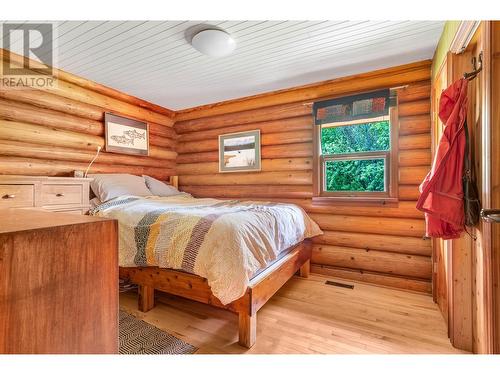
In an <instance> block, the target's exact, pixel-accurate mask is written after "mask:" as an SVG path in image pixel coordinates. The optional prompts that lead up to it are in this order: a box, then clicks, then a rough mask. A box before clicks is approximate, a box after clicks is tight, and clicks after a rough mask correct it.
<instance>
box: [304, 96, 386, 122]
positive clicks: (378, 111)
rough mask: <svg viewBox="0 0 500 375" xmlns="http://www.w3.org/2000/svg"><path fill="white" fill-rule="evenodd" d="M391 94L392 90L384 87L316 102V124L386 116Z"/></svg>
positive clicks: (314, 107)
mask: <svg viewBox="0 0 500 375" xmlns="http://www.w3.org/2000/svg"><path fill="white" fill-rule="evenodd" d="M389 96H390V90H389V89H384V90H379V91H373V92H368V93H364V94H358V95H352V96H344V97H342V98H337V99H332V100H325V101H322V102H316V103H314V106H313V109H314V119H315V122H316V125H322V124H329V123H332V122H346V121H353V120H361V119H370V118H374V117H380V116H386V115H388V114H389V106H390V103H389V102H390V100H389Z"/></svg>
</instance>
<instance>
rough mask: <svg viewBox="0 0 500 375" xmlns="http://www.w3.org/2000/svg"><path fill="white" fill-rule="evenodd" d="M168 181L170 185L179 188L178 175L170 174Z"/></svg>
mask: <svg viewBox="0 0 500 375" xmlns="http://www.w3.org/2000/svg"><path fill="white" fill-rule="evenodd" d="M168 183H169V184H170V185H172V186H173V187H174V188H176V189H178V188H179V176H170V179H169V180H168Z"/></svg>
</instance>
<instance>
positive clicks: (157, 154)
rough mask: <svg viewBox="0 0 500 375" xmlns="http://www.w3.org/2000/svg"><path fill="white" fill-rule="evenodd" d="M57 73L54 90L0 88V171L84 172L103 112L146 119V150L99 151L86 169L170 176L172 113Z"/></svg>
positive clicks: (99, 141)
mask: <svg viewBox="0 0 500 375" xmlns="http://www.w3.org/2000/svg"><path fill="white" fill-rule="evenodd" d="M13 56H14V58H16V56H15V55H13ZM0 58H3V50H0ZM16 61H17V62H18V63H19V62H20V60H16ZM34 70H36V69H34ZM57 74H58V77H59V81H58V86H57V88H54V89H50V90H49V89H48V90H35V89H31V90H26V89H24V90H21V89H16V90H2V91H0V174H23V175H49V176H69V175H72V173H73V171H74V170H85V169H86V168H87V165H88V163H89V162H90V161H91V160H92V158H93V157H94V155H95V152H96V148H97V146H101V147H104V113H105V112H112V113H114V114H118V115H122V116H126V117H131V118H135V119H137V120H140V121H145V122H148V123H149V129H150V153H149V156H135V155H123V154H114V153H107V152H105V151H104V149H103V150H102V151H101V154H100V155H99V158H98V159H97V160H96V162H95V164H94V165H93V166H92V168H91V169H90V172H91V173H92V172H94V173H132V174H139V175H140V174H148V175H151V176H153V177H156V178H160V179H167V177H168V176H170V175H173V174H176V171H175V165H176V160H175V159H176V157H177V152H176V151H175V147H176V138H177V135H176V133H175V130H174V128H173V124H174V120H173V119H172V117H173V112H172V111H169V110H168V109H165V108H162V107H159V106H157V105H154V104H151V103H148V102H145V101H143V100H141V99H138V98H135V97H132V96H129V95H127V94H124V93H120V92H118V91H116V90H113V89H111V88H108V87H105V86H102V85H99V84H97V83H95V82H91V81H87V80H85V79H82V78H80V77H76V76H73V75H71V74H69V73H65V72H62V71H57Z"/></svg>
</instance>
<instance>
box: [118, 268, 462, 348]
mask: <svg viewBox="0 0 500 375" xmlns="http://www.w3.org/2000/svg"><path fill="white" fill-rule="evenodd" d="M326 280H335V281H340V282H344V283H348V284H352V285H354V289H345V288H340V287H336V286H331V285H326V284H325V281H326ZM156 302H157V305H156V307H155V308H154V309H153V310H151V311H149V312H147V313H141V312H139V311H138V310H137V301H136V295H135V294H134V293H126V294H123V295H121V298H120V304H121V305H122V307H124V308H125V309H126V310H128V311H130V312H131V313H133V314H134V315H137V316H139V317H141V318H143V319H144V320H145V321H147V322H149V323H151V324H154V325H156V326H157V327H159V328H161V329H163V330H165V331H167V332H170V333H171V334H173V335H175V336H177V337H179V338H181V339H183V340H185V341H187V342H189V343H190V344H193V345H195V346H197V347H199V348H200V350H199V351H198V353H252V354H257V353H269V354H279V353H297V354H300V353H312V354H313V353H315V354H318V353H327V354H328V353H332V354H333V353H343V354H346V353H360V354H366V353H381V354H382V353H463V352H462V351H460V350H457V349H455V348H453V347H452V346H451V344H450V341H449V340H448V337H447V331H446V326H445V323H444V320H443V318H442V317H441V314H440V312H439V310H438V308H437V305H435V304H434V303H433V301H432V298H431V297H430V296H429V295H427V294H420V293H413V292H408V291H402V290H396V289H390V288H384V287H379V286H373V285H368V284H364V283H360V282H353V281H351V280H340V279H332V278H328V277H324V276H321V275H316V274H311V276H310V277H309V278H308V279H302V278H299V277H294V278H293V279H292V280H290V281H289V282H288V283H287V284H285V286H284V287H283V288H282V289H281V290H280V291H279V292H278V293H277V294H276V295H275V296H274V297H273V298H272V299H271V300H270V301H269V302H268V303H267V304H266V305H265V306H264V307H263V308H262V309H261V310H260V311H259V313H258V316H257V343H256V344H255V345H254V346H253V347H252V348H251V349H245V348H242V347H241V346H239V345H238V344H237V342H238V316H237V315H235V314H232V313H230V312H228V311H225V310H220V309H217V308H215V307H211V306H207V305H203V304H201V303H197V302H193V301H188V300H185V299H182V298H178V297H173V296H168V295H164V294H162V295H160V296H157V301H156Z"/></svg>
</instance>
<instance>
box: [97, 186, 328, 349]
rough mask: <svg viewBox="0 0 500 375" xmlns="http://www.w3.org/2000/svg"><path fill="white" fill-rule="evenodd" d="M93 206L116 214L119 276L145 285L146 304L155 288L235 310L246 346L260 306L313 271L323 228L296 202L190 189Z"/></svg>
mask: <svg viewBox="0 0 500 375" xmlns="http://www.w3.org/2000/svg"><path fill="white" fill-rule="evenodd" d="M170 183H171V185H172V186H174V187H177V178H176V177H173V178H171V181H170ZM90 214H91V215H96V216H101V217H107V218H114V219H117V220H118V222H119V235H120V240H119V244H120V246H119V262H120V278H121V279H125V280H127V281H129V282H131V283H134V284H137V285H138V286H139V287H138V295H139V310H140V311H143V312H147V311H149V310H150V309H152V308H153V307H154V293H155V290H159V291H163V292H166V293H170V294H174V295H177V296H181V297H184V298H188V299H191V300H194V301H198V302H202V303H206V304H209V305H212V306H216V307H220V308H223V309H227V310H230V311H232V312H235V313H237V314H238V316H239V340H238V341H239V344H240V345H242V346H245V347H248V348H249V347H251V346H252V345H253V344H254V343H255V340H256V316H257V312H258V310H259V309H260V308H261V307H262V306H263V305H264V304H265V303H266V302H267V301H268V300H269V299H270V298H271V297H272V296H273V295H274V294H275V293H276V292H277V291H278V290H279V288H281V287H282V286H283V284H284V283H285V282H286V281H288V280H289V279H290V278H291V277H292V276H293V275H294V274H295V273H296V272H299V274H300V275H301V276H302V277H307V276H308V274H309V267H310V258H311V243H310V238H311V237H313V236H316V235H318V234H321V231H320V229H319V227H318V226H317V224H316V223H314V222H313V221H312V220H311V219H310V218H309V217H308V216H307V214H306V213H305V212H304V211H303V210H302V209H301V208H299V207H298V206H295V205H290V204H281V203H273V202H254V201H237V200H217V199H209V198H202V199H197V198H193V197H192V196H191V195H189V194H178V195H175V196H168V197H159V196H133V195H121V196H118V197H115V198H113V199H111V200H108V201H106V202H104V203H102V204H99V205H97V206H96V207H95V208H93V209H92V210H91V212H90Z"/></svg>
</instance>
